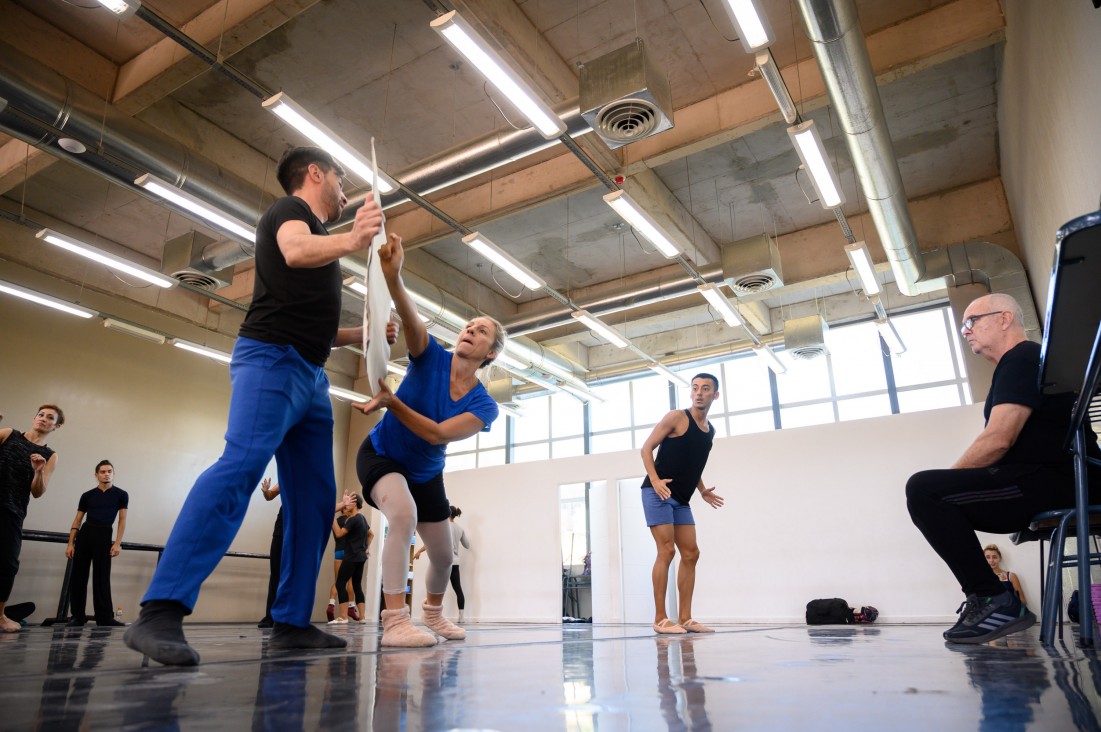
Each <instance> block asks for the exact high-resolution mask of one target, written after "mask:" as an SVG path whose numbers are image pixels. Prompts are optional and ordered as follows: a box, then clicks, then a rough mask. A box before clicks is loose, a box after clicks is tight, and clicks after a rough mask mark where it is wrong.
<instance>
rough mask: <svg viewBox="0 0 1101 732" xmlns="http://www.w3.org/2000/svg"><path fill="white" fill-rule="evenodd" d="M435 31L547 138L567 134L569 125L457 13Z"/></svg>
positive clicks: (442, 19)
mask: <svg viewBox="0 0 1101 732" xmlns="http://www.w3.org/2000/svg"><path fill="white" fill-rule="evenodd" d="M432 30H434V31H436V32H437V33H439V34H440V35H441V36H443V38H444V40H446V41H447V42H448V43H450V44H451V45H452V46H454V47H455V50H456V51H458V52H459V53H461V54H462V55H463V56H464V57H466V60H467V61H469V62H470V63H471V64H472V65H473V66H474V68H476V69H478V71H480V72H481V73H482V75H483V76H485V77H486V79H487V80H488V81H489V83H490V84H493V86H495V87H497V90H498V91H500V92H501V93H502V94H504V95H505V97H507V98H508V100H509V101H510V102H512V103H513V104H514V105H516V108H517V109H518V110H519V111H520V113H521V114H522V115H524V116H525V117H527V119H528V121H529V122H531V123H532V125H534V126H535V128H536V129H537V130H539V132H540V133H541V134H542V135H543V137H545V138H547V139H548V140H549V139H552V138H555V137H560V136H561V135H563V134H565V132H566V125H565V124H563V123H562V120H560V119H559V118H558V115H556V114H555V113H554V111H553V110H551V108H550V107H549V106H547V104H546V103H544V102H543V100H542V99H540V98H539V96H538V95H537V94H536V93H535V92H534V91H533V90H532V88H531V86H530V85H529V84H528V83H527V82H525V81H523V80H522V79H521V78H520V76H519V75H518V74H517V73H516V72H515V71H513V69H512V68H511V66H510V65H509V64H508V63H507V62H506V61H505V60H504V59H503V58H502V57H501V56H500V55H499V54H498V53H497V52H496V51H494V50H493V48H492V46H490V44H489V43H487V42H486V41H485V39H483V38H482V37H481V36H480V35H479V34H478V32H477V31H475V30H474V28H473V27H472V26H471V25H470V24H469V23H467V22H466V20H465V19H463V18H462V17H461V16H459V14H458V13H457V12H455V11H454V10H452V11H451V12H450V13H446V14H444V15H441V16H440V17H438V18H436V19H435V20H433V21H432Z"/></svg>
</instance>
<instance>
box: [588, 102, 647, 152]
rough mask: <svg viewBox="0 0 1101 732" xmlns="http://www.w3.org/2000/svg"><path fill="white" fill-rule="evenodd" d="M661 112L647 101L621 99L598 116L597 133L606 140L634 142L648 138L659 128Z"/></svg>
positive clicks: (601, 111) (602, 110)
mask: <svg viewBox="0 0 1101 732" xmlns="http://www.w3.org/2000/svg"><path fill="white" fill-rule="evenodd" d="M658 121H659V112H658V110H657V108H656V107H655V106H654V105H653V103H652V102H648V101H646V100H645V99H620V100H618V101H615V102H612V103H611V104H608V105H606V106H605V107H604V108H603V109H601V110H600V111H599V112H598V113H597V115H596V131H597V133H598V134H599V135H600V136H601V137H603V138H604V139H606V140H614V141H616V142H632V141H634V140H639V139H641V138H643V137H646V136H647V135H649V134H650V133H651V132H653V131H654V129H655V128H656V127H657V126H658Z"/></svg>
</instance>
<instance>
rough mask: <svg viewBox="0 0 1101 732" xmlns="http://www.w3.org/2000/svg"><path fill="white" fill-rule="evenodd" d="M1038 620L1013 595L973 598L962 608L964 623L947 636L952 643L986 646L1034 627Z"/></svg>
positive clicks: (968, 599) (960, 622)
mask: <svg viewBox="0 0 1101 732" xmlns="http://www.w3.org/2000/svg"><path fill="white" fill-rule="evenodd" d="M1035 622H1036V616H1035V615H1033V614H1032V613H1031V612H1029V609H1028V608H1027V607H1025V606H1024V605H1022V604H1021V600H1020V598H1018V597H1017V595H1016V594H1015V593H1013V592H1003V593H1002V594H1000V595H996V596H994V597H982V596H979V595H969V596H968V597H967V599H966V600H965V601H964V603H963V605H961V606H960V619H959V621H957V622H956V624H955V625H954V626H952V628H950V629H949V630H946V631H945V632H944V639H945V640H946V641H948V642H949V643H986V642H988V641H992V640H995V639H997V638H1001V637H1002V636H1006V635H1009V634H1010V633H1016V632H1018V631H1021V630H1024V629H1026V628H1030V627H1032V625H1033V624H1034V623H1035Z"/></svg>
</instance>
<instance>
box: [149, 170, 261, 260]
mask: <svg viewBox="0 0 1101 732" xmlns="http://www.w3.org/2000/svg"><path fill="white" fill-rule="evenodd" d="M134 185H136V186H140V187H142V188H144V189H145V190H147V191H149V192H150V193H152V194H153V195H155V196H159V197H161V198H163V199H164V200H166V201H168V202H170V203H174V204H176V205H177V206H179V207H180V208H182V209H184V210H185V211H190V212H191V213H193V214H195V215H196V216H198V217H200V218H202V219H204V220H205V221H206V222H207V223H210V224H213V225H214V226H216V227H218V228H219V229H222V230H224V231H228V232H230V233H233V234H236V235H237V236H239V237H241V238H242V239H245V240H247V241H250V242H253V243H255V242H256V229H254V228H253V227H251V226H247V225H246V224H243V223H241V222H240V221H238V220H237V219H234V218H232V217H231V216H229V214H226V213H223V212H222V211H219V210H218V209H216V208H214V207H213V206H211V205H210V204H209V203H206V202H204V201H200V200H199V199H198V198H196V197H195V196H193V195H191V194H190V193H187V192H185V191H182V190H180V189H179V188H176V187H175V186H171V185H169V184H167V183H165V182H164V181H163V180H161V179H160V178H157V177H155V176H153V175H152V174H150V173H146V174H145V175H142V176H140V177H138V178H137V179H136V180H135V181H134Z"/></svg>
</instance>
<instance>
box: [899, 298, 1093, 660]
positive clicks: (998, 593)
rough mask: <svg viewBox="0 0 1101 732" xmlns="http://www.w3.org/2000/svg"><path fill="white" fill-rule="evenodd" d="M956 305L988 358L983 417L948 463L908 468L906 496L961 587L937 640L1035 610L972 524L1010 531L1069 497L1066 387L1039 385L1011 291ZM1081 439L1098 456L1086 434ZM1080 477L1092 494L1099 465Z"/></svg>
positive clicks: (984, 636)
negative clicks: (994, 562)
mask: <svg viewBox="0 0 1101 732" xmlns="http://www.w3.org/2000/svg"><path fill="white" fill-rule="evenodd" d="M963 315H964V319H963V327H962V328H960V333H962V334H963V337H964V338H965V339H966V340H967V345H968V346H970V348H971V350H972V351H973V352H974V353H976V354H978V355H980V356H982V357H983V358H985V359H987V360H988V361H991V362H993V363H994V364H995V368H994V376H993V379H992V380H991V383H990V392H989V393H988V394H987V397H986V409H985V411H984V415H985V417H986V427H985V428H984V429H983V431H982V432H981V433H980V434H979V436H978V437H976V438H975V440H974V442H972V443H971V445H970V446H969V447H968V448H967V449H966V450H965V451H964V453H963V455H962V456H961V457H960V458H959V459H958V460H957V461H956V463H955V464H954V465H953V466H952V467H951V468H950V469H948V470H924V471H922V472H920V473H916V474H914V475H913V476H911V477H910V480H909V481H908V482H907V483H906V505H907V508H908V509H909V511H910V518H911V519H913V522H914V525H915V526H917V527H918V529H919V530H920V531H921V533H922V534H924V535H925V538H926V540H927V541H928V542H929V544H930V545H931V546H932V547H933V549H934V550H935V551H936V552H937V554H939V555H940V557H941V559H943V560H944V562H945V563H946V564H947V565H948V568H949V569H951V570H952V573H953V574H954V575H955V576H956V579H957V580H958V581H959V583H960V588H961V589H962V590H963V593H964V595H965V596H966V600H964V603H963V604H962V605H961V606H960V609H959V611H958V612H959V616H960V617H959V620H958V621H957V622H956V624H955V625H954V626H953V627H952V628H951V629H949V630H947V631H945V632H944V638H945V640H947V641H949V642H950V643H985V642H987V641H991V640H994V639H995V638H1001V637H1002V636H1004V635H1008V634H1009V633H1015V632H1017V631H1020V630H1024V629H1025V628H1028V627H1029V626H1031V625H1032V624H1033V623H1034V622H1036V616H1035V615H1033V614H1032V613H1031V612H1029V610H1028V608H1026V607H1025V606H1024V605H1022V604H1021V601H1020V600H1019V599H1018V598H1017V595H1016V594H1014V593H1012V592H1007V591H1006V589H1005V587H1003V586H1002V583H1001V582H1000V581H999V579H998V577H997V575H995V574H994V573H993V572H991V571H990V567H989V566H988V565H987V562H986V558H985V556H984V555H983V549H982V544H980V543H979V540H978V537H976V536H975V532H976V531H986V532H990V533H995V534H1008V533H1012V532H1014V531H1019V530H1020V529H1022V528H1023V527H1025V526H1027V525H1028V522H1029V520H1030V519H1031V518H1032V517H1033V516H1035V515H1036V514H1037V513H1040V512H1041V511H1048V510H1051V509H1057V508H1071V507H1073V506H1074V505H1075V497H1074V467H1073V464H1072V462H1071V455H1070V453H1069V452H1067V451H1066V450H1065V449H1064V447H1063V440H1064V439H1065V437H1066V435H1067V432H1068V431H1069V430H1070V413H1071V408H1072V407H1073V405H1074V395H1073V394H1057V395H1047V394H1041V393H1040V389H1039V385H1038V382H1039V375H1040V345H1039V344H1038V343H1034V342H1032V341H1030V340H1028V339H1027V338H1026V336H1025V330H1024V323H1023V318H1022V315H1021V307H1020V305H1018V304H1017V301H1016V300H1014V299H1013V298H1012V297H1010V296H1009V295H1004V294H992V295H986V296H984V297H980V298H978V299H977V300H975V301H974V302H972V303H971V304H970V305H968V306H967V310H965V311H964V314H963ZM1090 436H1092V433H1090ZM1088 437H1089V436H1088ZM1087 441H1088V443H1089V445H1090V448H1091V450H1092V453H1093V454H1094V455H1098V456H1101V450H1098V448H1097V441H1096V437H1093V438H1092V439H1088V440H1087ZM1092 470H1093V469H1092V468H1091V471H1092ZM1090 477H1091V480H1090V485H1091V486H1098V488H1097V489H1094V488H1092V487H1091V496H1090V502H1091V503H1093V502H1096V501H1097V500H1098V499H1101V482H1099V481H1101V474H1098V475H1097V477H1096V478H1094V476H1093V474H1092V473H1091V476H1090Z"/></svg>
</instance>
